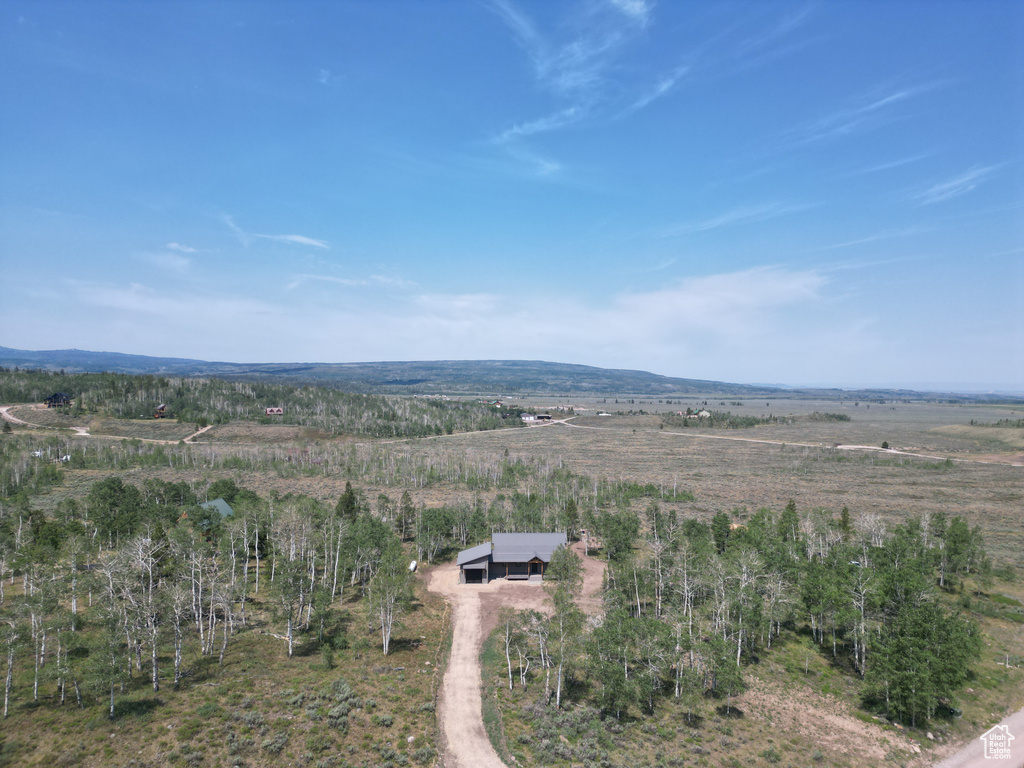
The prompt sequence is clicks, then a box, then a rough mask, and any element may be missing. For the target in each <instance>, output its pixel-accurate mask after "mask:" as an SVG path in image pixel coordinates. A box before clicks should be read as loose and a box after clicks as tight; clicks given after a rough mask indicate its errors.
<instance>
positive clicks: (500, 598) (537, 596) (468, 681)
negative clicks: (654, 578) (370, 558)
mask: <svg viewBox="0 0 1024 768" xmlns="http://www.w3.org/2000/svg"><path fill="white" fill-rule="evenodd" d="M573 549H574V550H575V551H577V552H578V553H579V554H580V555H581V556H582V554H583V551H582V548H581V547H580V545H579V544H575V545H573ZM583 565H584V576H583V595H582V597H581V600H580V606H581V607H582V608H583V609H584V610H585V611H587V612H588V613H592V612H594V611H596V610H599V609H600V598H599V593H600V590H601V580H602V576H603V574H604V563H602V562H600V561H598V560H594V559H593V558H584V562H583ZM427 589H429V590H430V591H431V592H436V593H437V594H439V595H442V596H444V598H445V599H446V600H448V602H449V603H451V605H452V653H451V658H450V659H449V660H448V670H447V671H446V672H445V675H444V681H443V682H442V684H441V697H440V701H439V702H438V718H439V721H440V723H441V735H442V738H443V740H444V744H443V745H440V751H441V752H442V753H443V755H444V765H445V768H471V767H472V768H507V766H506V765H505V763H503V762H502V761H501V759H500V758H499V757H498V754H497V752H495V751H494V747H492V746H491V742H490V740H489V739H488V738H487V731H486V730H484V722H483V715H482V712H481V703H482V699H481V690H480V686H481V682H480V649H481V648H482V646H483V642H484V639H485V638H486V637H487V635H489V634H490V632H491V631H492V630H493V629H494V627H495V626H497V623H498V610H499V609H500V608H501V607H502V606H504V605H508V606H512V607H513V608H515V609H516V610H522V609H525V608H532V609H535V610H545V608H546V605H545V604H546V600H547V593H545V592H544V588H543V584H541V583H540V582H535V581H533V582H531V581H505V580H504V579H497V580H495V581H492V582H491V583H490V584H459V567H458V566H457V565H456V564H455V563H446V564H445V565H440V566H438V567H437V568H435V569H434V570H433V571H432V572H431V574H430V578H429V581H428V582H427Z"/></svg>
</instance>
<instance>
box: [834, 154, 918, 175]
mask: <svg viewBox="0 0 1024 768" xmlns="http://www.w3.org/2000/svg"><path fill="white" fill-rule="evenodd" d="M931 155H932V153H930V152H922V153H919V154H914V155H908V156H907V157H899V158H896V159H895V160H888V161H886V162H884V163H876V164H875V165H868V166H865V167H864V168H857V169H856V170H853V171H850V172H848V173H846V174H843V175H845V176H864V175H867V174H871V173H881V172H882V171H891V170H892V169H893V168H901V167H903V166H904V165H910V164H911V163H917V162H920V161H921V160H925V159H927V158H928V157H930V156H931Z"/></svg>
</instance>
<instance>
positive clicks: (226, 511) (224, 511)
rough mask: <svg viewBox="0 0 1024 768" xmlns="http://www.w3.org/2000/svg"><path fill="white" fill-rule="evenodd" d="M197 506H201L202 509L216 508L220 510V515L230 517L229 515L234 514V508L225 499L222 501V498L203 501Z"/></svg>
mask: <svg viewBox="0 0 1024 768" xmlns="http://www.w3.org/2000/svg"><path fill="white" fill-rule="evenodd" d="M199 506H200V507H202V508H203V509H216V510H217V511H218V512H220V516H221V517H231V515H233V514H235V510H233V509H232V508H231V506H230V505H229V504H228V503H227V502H226V501H224V499H214V500H213V501H204V502H203V503H202V504H200V505H199Z"/></svg>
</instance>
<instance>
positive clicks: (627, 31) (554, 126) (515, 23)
mask: <svg viewBox="0 0 1024 768" xmlns="http://www.w3.org/2000/svg"><path fill="white" fill-rule="evenodd" d="M490 7H491V8H492V9H493V10H494V12H495V13H496V14H497V16H498V17H499V18H500V19H501V21H502V22H503V23H504V24H505V26H506V27H507V28H508V29H509V31H510V33H511V35H512V38H513V39H514V40H515V42H516V43H517V44H518V45H519V47H520V48H522V50H523V51H524V53H525V54H526V56H527V57H528V59H529V60H530V64H531V66H532V69H533V73H534V77H535V78H536V80H537V82H538V83H539V84H540V85H541V86H542V87H543V88H544V89H546V90H547V91H549V92H550V93H551V94H553V95H554V96H555V97H556V98H557V99H559V100H560V101H561V102H562V103H563V104H564V105H565V106H562V107H561V108H559V109H557V110H555V111H553V112H551V113H550V114H549V115H547V116H545V117H541V118H536V119H532V120H527V121H523V122H519V123H516V124H514V125H512V126H511V127H509V128H506V129H505V130H503V131H500V132H499V133H498V134H497V136H496V137H495V138H494V139H493V140H492V143H493V144H494V145H497V146H500V147H502V148H503V149H505V150H506V151H509V150H510V148H511V147H513V146H516V145H518V146H520V147H525V145H526V143H527V140H528V139H529V138H530V137H535V136H538V135H540V134H545V133H550V132H552V131H557V130H560V129H563V128H566V127H567V126H569V125H573V124H575V123H580V122H582V121H584V120H591V119H594V118H595V116H598V115H599V114H608V113H609V111H610V110H609V109H608V107H609V103H610V101H611V96H610V94H611V93H612V92H613V91H614V92H616V93H619V92H620V91H621V88H620V87H616V88H614V89H613V88H610V87H609V79H610V75H609V73H610V71H612V70H613V69H614V63H615V61H616V57H617V56H618V55H619V54H620V52H621V51H622V49H623V48H624V46H625V44H626V43H628V42H629V41H631V40H633V39H635V38H636V36H637V35H638V34H639V33H640V32H642V30H643V29H644V28H645V27H646V26H647V25H648V23H649V21H650V12H651V4H650V3H647V2H643V0H606V2H605V3H604V4H603V5H598V6H590V7H589V8H588V11H587V12H585V13H582V14H580V15H578V16H576V17H574V18H571V19H569V20H568V21H567V23H566V25H565V27H564V28H563V29H564V30H570V31H568V32H565V31H563V30H562V29H560V30H559V31H558V32H554V33H551V32H547V31H541V30H540V29H539V28H538V26H537V25H536V24H535V23H534V21H533V19H531V18H530V16H528V15H527V14H526V13H525V12H524V11H523V10H522V9H521V8H519V7H518V6H517V5H516V4H515V3H514V2H512V0H491V2H490ZM670 81H671V82H670ZM674 82H675V80H674V78H673V77H672V76H670V78H669V79H667V80H666V79H664V78H663V79H662V80H661V81H659V83H658V86H657V88H656V89H655V91H654V92H651V93H645V94H643V95H642V96H641V97H639V98H634V99H633V101H634V102H636V105H635V106H634V108H633V110H632V111H635V110H636V109H640V108H642V107H643V106H646V105H647V104H649V103H650V102H651V101H653V100H655V99H657V98H659V97H660V96H662V95H664V94H665V93H667V92H668V91H669V90H671V87H672V85H673V84H674ZM617 98H618V99H620V103H621V95H620V96H618V97H617ZM641 102H643V103H641ZM619 109H620V111H621V107H619ZM512 156H513V157H516V155H512ZM518 157H519V159H521V160H524V161H525V162H526V163H527V166H528V167H530V168H532V170H533V171H534V172H535V175H538V176H550V175H552V173H553V172H554V171H555V170H560V169H561V164H560V163H557V162H555V161H547V162H542V163H537V162H535V159H536V153H533V152H525V153H521V154H520V155H518Z"/></svg>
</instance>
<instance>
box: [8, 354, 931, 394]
mask: <svg viewBox="0 0 1024 768" xmlns="http://www.w3.org/2000/svg"><path fill="white" fill-rule="evenodd" d="M0 366H3V367H6V368H13V367H15V366H17V367H21V368H38V369H43V370H50V371H59V370H64V371H65V372H66V373H86V372H102V371H109V372H112V373H127V374H138V375H146V374H149V375H161V376H213V377H218V378H227V379H230V378H246V379H257V378H267V379H272V380H275V381H278V382H285V381H287V382H294V383H301V384H315V385H320V386H331V387H337V388H342V389H347V390H351V391H355V392H378V393H384V394H433V393H445V394H455V395H506V396H508V395H520V396H522V395H527V394H543V395H556V394H557V395H577V396H586V395H590V396H604V395H623V394H632V395H647V396H653V397H663V398H664V397H668V398H671V397H692V396H694V395H712V396H717V397H721V396H730V395H731V396H736V397H775V398H785V397H812V396H813V397H821V398H839V397H850V396H851V395H852V394H853V392H852V391H849V390H840V389H794V388H789V387H785V388H784V387H773V386H764V385H750V384H732V383H727V382H721V381H709V380H705V379H683V378H675V377H671V376H661V375H659V374H656V373H650V372H647V371H634V370H623V369H610V368H597V367H594V366H589V365H577V364H572V363H550V362H545V361H539V360H434V361H407V362H400V361H391V362H372V363H371V362H366V363H228V362H215V361H207V360H193V359H189V358H178V357H153V356H149V355H130V354H124V353H121V352H90V351H85V350H80V349H57V350H42V351H29V350H22V349H11V348H9V347H0ZM856 392H857V394H858V396H860V397H864V398H868V397H876V398H884V399H896V398H902V399H920V398H922V397H924V395H922V394H921V393H918V392H912V391H909V390H886V389H877V390H856ZM931 396H932V397H934V395H931Z"/></svg>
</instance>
